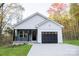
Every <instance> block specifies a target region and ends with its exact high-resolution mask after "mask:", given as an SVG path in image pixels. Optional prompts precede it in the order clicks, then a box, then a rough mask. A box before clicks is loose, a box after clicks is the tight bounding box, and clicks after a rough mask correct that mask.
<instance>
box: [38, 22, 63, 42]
mask: <svg viewBox="0 0 79 59" xmlns="http://www.w3.org/2000/svg"><path fill="white" fill-rule="evenodd" d="M42 32H57V33H58V34H57V35H58V43H62V42H63V41H62V28H61V27H59V26H58V25H56V24H54V23H52V22H51V21H49V22H47V23H45V24H43V25H42V26H40V27H39V28H38V42H39V43H41V42H42V36H41V33H42Z"/></svg>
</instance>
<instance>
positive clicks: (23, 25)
mask: <svg viewBox="0 0 79 59" xmlns="http://www.w3.org/2000/svg"><path fill="white" fill-rule="evenodd" d="M62 28H63V26H62V25H61V24H59V23H57V22H55V21H51V20H50V19H48V18H47V17H45V16H43V15H41V14H40V13H38V12H37V13H34V14H33V15H31V16H29V17H28V18H26V19H24V20H23V21H21V22H19V23H18V24H16V25H15V26H14V41H20V42H22V41H27V42H29V41H30V42H33V41H35V42H38V43H62V42H63V39H62Z"/></svg>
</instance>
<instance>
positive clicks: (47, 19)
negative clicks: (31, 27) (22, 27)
mask: <svg viewBox="0 0 79 59" xmlns="http://www.w3.org/2000/svg"><path fill="white" fill-rule="evenodd" d="M36 15H39V16H41V17H43V18H44V19H46V20H45V21H43V22H41V23H39V24H37V25H36V26H37V27H39V26H42V25H43V24H44V23H46V22H47V21H51V22H53V23H55V24H57V25H58V26H60V27H64V26H63V25H61V24H59V23H57V22H55V21H54V20H50V19H49V18H47V17H45V16H44V15H42V14H40V13H38V12H36V13H34V14H32V15H31V16H29V17H27V18H25V19H24V20H22V21H20V22H18V23H17V24H15V25H14V27H16V26H18V25H19V24H21V23H23V22H25V21H27V20H29V19H30V18H32V17H34V16H36Z"/></svg>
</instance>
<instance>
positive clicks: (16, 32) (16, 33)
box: [15, 29, 17, 40]
mask: <svg viewBox="0 0 79 59" xmlns="http://www.w3.org/2000/svg"><path fill="white" fill-rule="evenodd" d="M15 40H17V29H15Z"/></svg>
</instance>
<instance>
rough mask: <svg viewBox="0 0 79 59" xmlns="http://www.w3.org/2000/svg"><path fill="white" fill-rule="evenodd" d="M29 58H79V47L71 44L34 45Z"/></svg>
mask: <svg viewBox="0 0 79 59" xmlns="http://www.w3.org/2000/svg"><path fill="white" fill-rule="evenodd" d="M28 56H79V46H74V45H69V44H33V46H32V48H31V50H30V52H29V54H28Z"/></svg>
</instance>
